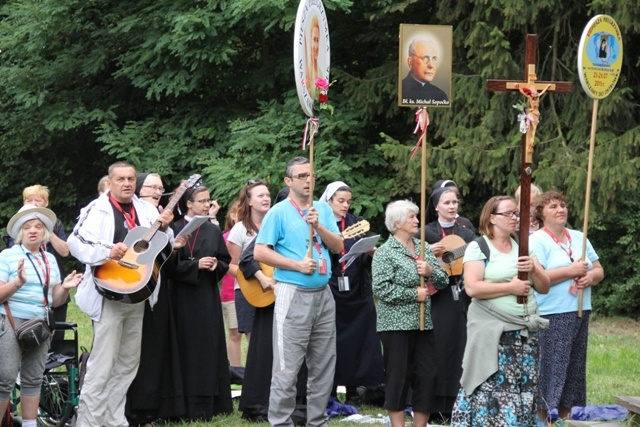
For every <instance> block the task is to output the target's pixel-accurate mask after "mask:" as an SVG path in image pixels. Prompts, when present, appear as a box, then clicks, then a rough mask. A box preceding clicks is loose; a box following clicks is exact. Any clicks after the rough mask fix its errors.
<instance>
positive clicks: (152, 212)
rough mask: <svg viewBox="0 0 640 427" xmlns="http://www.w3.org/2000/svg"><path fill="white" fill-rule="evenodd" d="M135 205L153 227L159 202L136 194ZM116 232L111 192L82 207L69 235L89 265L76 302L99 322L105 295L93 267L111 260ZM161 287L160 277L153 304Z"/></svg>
mask: <svg viewBox="0 0 640 427" xmlns="http://www.w3.org/2000/svg"><path fill="white" fill-rule="evenodd" d="M133 206H134V208H135V210H136V214H137V216H138V221H139V222H140V225H141V226H144V227H150V226H151V225H153V223H154V222H155V220H156V219H157V218H158V216H159V215H160V214H159V213H158V210H157V209H156V207H155V206H153V205H152V204H151V203H147V202H145V201H142V200H140V199H139V198H138V197H136V196H134V197H133ZM114 233H115V220H114V216H113V207H112V205H111V203H110V202H109V195H108V193H107V194H103V195H101V196H100V197H98V198H97V199H95V200H93V201H92V202H91V203H89V204H88V205H87V206H85V207H84V208H82V210H81V211H80V216H79V217H78V223H77V224H76V226H75V227H74V228H73V232H72V233H71V235H70V236H69V237H68V239H67V244H68V245H69V252H71V255H73V256H74V257H75V258H76V259H77V260H78V261H80V262H82V263H84V264H85V265H86V269H85V272H84V278H83V280H82V283H80V285H79V286H78V290H77V292H76V296H75V300H76V304H77V305H78V308H80V310H82V311H83V312H84V313H85V314H87V315H88V316H89V317H90V318H91V319H92V320H94V321H96V322H98V321H100V316H101V314H102V300H103V297H102V295H100V294H99V293H98V291H97V290H96V287H95V283H94V281H93V274H92V272H91V267H93V266H96V265H101V264H104V263H105V262H107V261H108V260H109V254H110V253H111V248H112V247H113V246H114V243H113V235H114ZM167 234H168V235H169V239H170V240H171V243H172V244H173V231H172V230H171V228H169V229H167ZM159 290H160V278H159V277H158V285H157V286H156V289H155V291H154V293H153V295H151V297H150V298H149V300H148V301H149V304H150V305H151V307H153V305H154V304H155V303H156V301H157V299H158V291H159Z"/></svg>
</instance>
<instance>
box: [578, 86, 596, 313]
mask: <svg viewBox="0 0 640 427" xmlns="http://www.w3.org/2000/svg"><path fill="white" fill-rule="evenodd" d="M597 118H598V99H597V98H595V99H594V100H593V112H592V113H591V140H590V141H589V165H588V166H587V190H586V194H585V196H584V221H583V223H582V233H583V235H582V261H586V260H587V232H588V231H589V230H588V229H589V206H590V204H591V175H592V174H593V155H594V152H595V149H596V120H597ZM583 300H584V289H580V290H579V291H578V317H582V305H583V304H582V303H583Z"/></svg>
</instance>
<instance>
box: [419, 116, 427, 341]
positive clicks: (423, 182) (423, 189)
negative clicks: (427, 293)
mask: <svg viewBox="0 0 640 427" xmlns="http://www.w3.org/2000/svg"><path fill="white" fill-rule="evenodd" d="M421 115H422V117H420V120H422V125H423V126H424V127H425V128H424V132H423V133H422V136H421V141H420V144H422V147H421V149H422V152H421V153H422V155H421V165H420V166H421V171H420V225H421V227H420V253H421V254H422V260H425V255H424V251H425V247H426V244H425V241H426V239H425V236H426V234H425V232H426V225H427V224H426V220H427V219H426V218H427V216H426V212H427V208H426V200H427V107H423V108H422V113H421ZM420 287H421V288H424V287H425V284H424V276H422V275H421V276H420ZM420 330H421V331H424V302H421V303H420Z"/></svg>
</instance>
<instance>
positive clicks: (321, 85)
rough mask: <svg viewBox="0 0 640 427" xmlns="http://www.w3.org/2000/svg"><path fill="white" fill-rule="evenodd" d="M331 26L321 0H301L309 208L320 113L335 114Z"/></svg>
mask: <svg viewBox="0 0 640 427" xmlns="http://www.w3.org/2000/svg"><path fill="white" fill-rule="evenodd" d="M330 47H331V44H330V42H329V24H328V23H327V15H326V13H325V10H324V6H323V4H322V0H301V1H300V4H299V5H298V13H297V15H296V26H295V32H294V40H293V69H294V72H295V79H296V89H297V91H298V99H299V101H300V106H301V107H302V111H303V112H304V113H305V114H306V115H307V116H308V117H309V119H308V120H307V123H306V125H305V128H304V133H303V137H302V150H303V151H304V150H305V148H306V145H307V142H308V144H309V164H310V171H309V173H310V174H311V175H310V177H309V207H312V206H313V190H314V186H315V165H314V164H315V158H314V155H315V154H314V149H315V136H316V133H317V131H318V127H319V126H320V120H319V119H318V115H319V113H320V111H321V110H328V111H329V113H331V114H333V108H332V107H331V106H330V105H328V104H327V101H328V99H329V98H328V94H327V92H328V90H329V86H330V84H329V71H330V52H331V49H330ZM313 242H314V229H313V226H312V225H311V224H309V246H308V249H307V256H308V257H309V258H313V246H314V243H313Z"/></svg>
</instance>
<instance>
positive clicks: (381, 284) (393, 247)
mask: <svg viewBox="0 0 640 427" xmlns="http://www.w3.org/2000/svg"><path fill="white" fill-rule="evenodd" d="M413 243H414V245H415V247H416V251H417V254H415V255H414V254H412V253H410V252H409V251H408V250H407V248H405V247H404V245H403V244H402V243H400V242H399V241H398V240H397V239H396V238H395V237H393V236H390V237H389V239H388V240H387V241H386V242H385V243H384V244H383V245H382V246H380V247H379V248H378V249H377V250H376V252H375V254H374V255H373V265H372V273H373V293H374V294H375V296H376V297H377V298H378V332H382V331H411V330H417V329H419V327H420V303H419V302H418V301H417V300H416V298H417V297H418V290H417V289H416V288H417V287H418V286H419V285H420V276H419V275H418V268H417V266H416V261H415V260H416V259H417V258H416V257H417V256H419V255H420V253H419V252H420V240H418V239H415V238H414V239H413ZM425 255H426V256H425V260H426V261H427V262H428V263H429V264H430V265H431V267H432V268H433V273H432V274H431V277H425V280H431V281H432V282H433V285H434V286H435V288H436V289H443V288H445V287H447V286H448V285H449V277H448V276H447V273H446V272H445V271H444V270H443V269H442V267H440V264H438V261H437V260H436V257H435V256H434V255H433V252H431V249H430V248H429V245H426V254H425ZM424 328H425V330H430V329H433V323H432V322H431V300H430V299H428V300H427V301H426V303H425V311H424Z"/></svg>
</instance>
